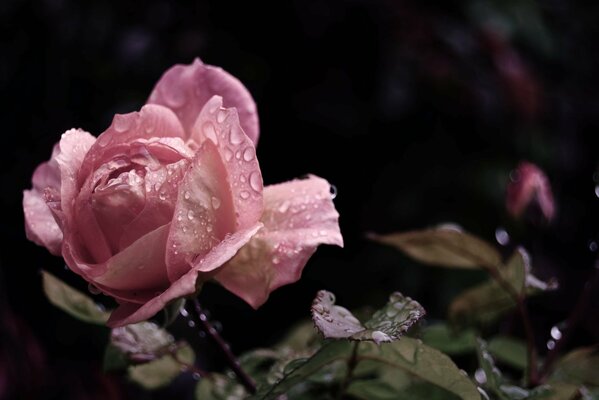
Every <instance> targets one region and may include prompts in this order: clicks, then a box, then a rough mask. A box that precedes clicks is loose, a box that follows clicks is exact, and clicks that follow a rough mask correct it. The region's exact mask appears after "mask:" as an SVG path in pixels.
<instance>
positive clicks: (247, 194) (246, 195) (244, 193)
mask: <svg viewBox="0 0 599 400" xmlns="http://www.w3.org/2000/svg"><path fill="white" fill-rule="evenodd" d="M239 197H241V198H242V199H243V200H247V199H248V198H249V197H250V192H248V191H247V190H242V191H241V192H240V193H239Z"/></svg>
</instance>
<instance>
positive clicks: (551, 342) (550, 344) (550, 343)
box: [547, 340, 555, 350]
mask: <svg viewBox="0 0 599 400" xmlns="http://www.w3.org/2000/svg"><path fill="white" fill-rule="evenodd" d="M547 348H548V349H549V350H553V349H554V348H555V340H548V341H547Z"/></svg>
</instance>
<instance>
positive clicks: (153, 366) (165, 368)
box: [129, 345, 195, 389]
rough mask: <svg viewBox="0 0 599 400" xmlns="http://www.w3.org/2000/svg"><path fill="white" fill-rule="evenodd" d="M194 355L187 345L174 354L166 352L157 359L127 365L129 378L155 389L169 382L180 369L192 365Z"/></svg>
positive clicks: (145, 386) (147, 387)
mask: <svg viewBox="0 0 599 400" xmlns="http://www.w3.org/2000/svg"><path fill="white" fill-rule="evenodd" d="M194 360H195V355H194V353H193V350H192V349H191V347H189V345H185V346H182V347H179V348H178V349H177V350H176V353H175V354H174V355H171V354H167V355H164V356H162V357H160V358H159V359H157V360H154V361H150V362H147V363H145V364H141V365H133V366H130V367H129V378H130V379H131V380H132V381H134V382H136V383H138V384H139V385H140V386H142V387H144V388H146V389H156V388H159V387H161V386H165V385H167V384H169V383H170V382H171V381H172V380H173V379H175V378H176V377H177V376H178V375H179V374H180V373H181V369H182V368H185V367H186V366H189V365H193V362H194Z"/></svg>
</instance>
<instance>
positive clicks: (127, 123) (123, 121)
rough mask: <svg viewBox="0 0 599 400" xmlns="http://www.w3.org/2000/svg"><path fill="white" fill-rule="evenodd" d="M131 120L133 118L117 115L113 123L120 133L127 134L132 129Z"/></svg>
mask: <svg viewBox="0 0 599 400" xmlns="http://www.w3.org/2000/svg"><path fill="white" fill-rule="evenodd" d="M131 120H132V118H130V117H128V116H127V115H120V114H117V115H115V116H114V122H113V126H114V129H115V130H116V131H117V132H120V133H123V132H127V131H128V130H129V128H131V122H132V121H131Z"/></svg>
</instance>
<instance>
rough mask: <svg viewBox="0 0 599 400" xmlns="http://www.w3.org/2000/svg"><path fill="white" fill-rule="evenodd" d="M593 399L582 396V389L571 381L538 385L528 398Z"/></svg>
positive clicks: (541, 399) (550, 399)
mask: <svg viewBox="0 0 599 400" xmlns="http://www.w3.org/2000/svg"><path fill="white" fill-rule="evenodd" d="M577 399H584V400H592V398H587V397H580V389H579V387H578V386H577V385H571V384H569V383H562V382H554V383H551V384H549V385H542V386H538V387H536V388H535V389H533V390H531V391H530V396H528V397H527V398H526V400H577Z"/></svg>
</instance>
